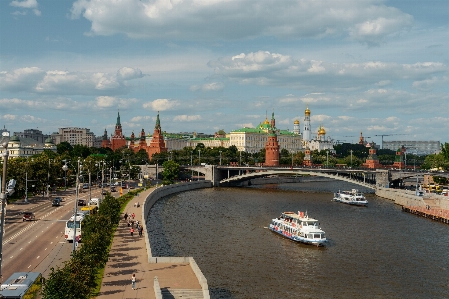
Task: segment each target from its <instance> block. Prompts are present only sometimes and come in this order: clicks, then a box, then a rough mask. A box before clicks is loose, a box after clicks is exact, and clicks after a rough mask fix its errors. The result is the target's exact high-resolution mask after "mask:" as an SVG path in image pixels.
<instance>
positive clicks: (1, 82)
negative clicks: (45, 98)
mask: <svg viewBox="0 0 449 299" xmlns="http://www.w3.org/2000/svg"><path fill="white" fill-rule="evenodd" d="M141 77H142V72H141V71H140V70H139V69H134V68H121V69H120V70H118V71H117V73H104V72H97V73H88V72H69V71H60V70H48V71H44V70H42V69H40V68H38V67H26V68H20V69H15V70H13V71H3V72H0V90H6V91H28V92H34V93H39V94H66V95H68V94H70V95H98V94H105V93H106V94H109V95H114V94H122V93H126V92H128V91H129V89H130V87H129V86H128V84H127V82H128V80H133V79H137V78H141Z"/></svg>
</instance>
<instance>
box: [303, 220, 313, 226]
mask: <svg viewBox="0 0 449 299" xmlns="http://www.w3.org/2000/svg"><path fill="white" fill-rule="evenodd" d="M302 225H303V226H316V221H303V222H302Z"/></svg>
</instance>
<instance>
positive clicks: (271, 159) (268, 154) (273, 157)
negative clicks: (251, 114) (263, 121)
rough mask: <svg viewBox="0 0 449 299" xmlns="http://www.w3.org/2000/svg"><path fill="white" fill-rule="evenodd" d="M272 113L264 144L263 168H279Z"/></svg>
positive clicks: (277, 146) (277, 144)
mask: <svg viewBox="0 0 449 299" xmlns="http://www.w3.org/2000/svg"><path fill="white" fill-rule="evenodd" d="M275 124H276V122H275V120H274V112H273V114H272V115H271V127H270V130H269V133H268V139H267V143H266V144H265V164H264V165H265V166H279V143H278V138H277V136H276V127H275V126H274V125H275Z"/></svg>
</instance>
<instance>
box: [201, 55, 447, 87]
mask: <svg viewBox="0 0 449 299" xmlns="http://www.w3.org/2000/svg"><path fill="white" fill-rule="evenodd" d="M208 65H209V67H211V68H213V69H214V71H215V74H216V75H221V76H224V77H226V78H228V79H230V80H233V81H237V82H239V83H240V84H256V85H261V86H264V85H266V86H277V87H291V88H300V89H304V90H306V91H310V92H316V91H320V90H339V91H341V90H343V89H354V88H355V89H361V88H364V87H367V86H371V85H373V86H374V85H376V86H379V85H381V86H383V85H387V84H388V83H390V82H392V81H398V80H408V81H410V84H412V82H413V80H418V79H419V80H423V78H426V77H430V78H431V77H433V76H436V75H437V74H438V75H439V74H449V68H448V67H447V66H446V65H445V64H443V63H440V62H417V63H413V64H398V63H393V62H381V61H368V62H361V63H332V62H323V61H314V60H306V59H294V58H292V57H290V56H288V55H283V54H278V53H270V52H266V51H258V52H251V53H247V54H239V55H237V56H227V57H222V58H219V59H217V60H214V61H210V62H209V63H208ZM323 82H325V86H323ZM379 83H380V84H379Z"/></svg>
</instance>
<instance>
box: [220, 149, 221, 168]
mask: <svg viewBox="0 0 449 299" xmlns="http://www.w3.org/2000/svg"><path fill="white" fill-rule="evenodd" d="M220 166H221V151H220Z"/></svg>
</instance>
